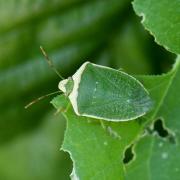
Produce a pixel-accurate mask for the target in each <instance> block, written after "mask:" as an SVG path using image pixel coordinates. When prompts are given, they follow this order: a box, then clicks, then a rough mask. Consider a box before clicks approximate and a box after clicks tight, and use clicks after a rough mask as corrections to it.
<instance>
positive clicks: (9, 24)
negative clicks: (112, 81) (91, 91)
mask: <svg viewBox="0 0 180 180" xmlns="http://www.w3.org/2000/svg"><path fill="white" fill-rule="evenodd" d="M148 2H149V1H148V0H145V1H140V0H136V1H135V2H134V4H133V6H134V8H135V11H136V12H137V14H139V15H141V14H142V13H144V14H146V13H147V16H146V17H147V20H148V22H147V21H144V25H145V27H146V28H147V29H148V30H150V31H151V32H152V33H153V34H154V36H155V38H156V39H157V41H158V43H159V44H161V45H163V46H164V47H166V49H169V50H170V51H172V52H175V53H176V54H178V53H179V38H178V29H179V28H178V27H179V24H178V23H176V22H179V16H178V0H173V1H172V3H171V4H170V6H169V11H166V9H167V7H168V6H166V3H167V1H166V0H164V1H162V2H161V1H159V2H158V3H156V1H153V2H154V3H153V5H154V6H152V9H153V12H154V11H155V12H158V13H159V14H160V15H159V16H158V15H157V16H158V17H161V13H163V14H162V18H167V19H168V20H169V21H168V20H167V21H164V20H163V22H165V24H164V26H165V27H166V28H169V27H171V28H170V29H169V31H160V30H161V29H162V28H163V27H161V25H163V23H159V22H161V20H162V19H161V18H154V16H155V14H156V13H154V14H153V16H152V15H151V14H150V13H151V11H149V9H148V8H147V7H146V6H148ZM148 7H149V6H148ZM158 8H160V9H162V11H158ZM172 9H173V11H172ZM168 13H170V15H169V14H168ZM174 17H175V18H174ZM155 20H156V21H155ZM170 21H171V22H173V25H174V26H169V24H167V23H169V22H170ZM151 22H152V23H151ZM156 23H157V24H156ZM151 25H153V26H152V27H151ZM157 25H158V26H157ZM171 30H173V31H171ZM166 32H167V34H169V36H165V35H167V34H166ZM40 45H42V46H43V47H44V48H45V50H46V51H47V53H48V55H49V56H50V58H51V59H52V60H53V62H54V64H55V66H56V67H57V69H58V70H59V71H60V72H61V74H62V75H63V76H64V77H67V76H69V75H72V74H73V73H74V72H75V70H77V69H78V68H79V66H80V65H81V64H82V63H83V62H85V61H87V60H89V61H93V62H94V63H97V64H102V65H107V66H111V67H114V68H116V69H119V68H121V69H123V71H125V72H128V73H130V74H160V73H164V72H167V70H169V69H170V67H171V64H172V63H173V61H174V59H175V55H174V54H171V53H170V52H168V51H166V50H164V49H163V48H162V47H160V46H158V45H157V44H156V43H154V41H153V39H152V37H151V36H150V35H149V34H148V33H147V32H146V31H145V30H144V29H143V27H142V26H141V25H140V23H139V19H138V18H137V17H136V15H135V14H134V11H133V10H132V5H131V3H130V1H127V0H121V1H119V0H112V1H101V0H92V1H82V0H68V1H67V0H61V1H56V0H52V1H48V0H46V1H41V0H34V1H30V0H19V1H16V0H9V1H7V2H5V1H1V2H0V112H1V113H0V179H6V180H24V179H27V180H31V179H33V180H36V179H38V180H39V179H43V180H44V179H47V180H49V179H53V180H55V179H68V178H69V174H70V172H71V170H72V167H71V161H70V158H69V157H68V153H64V152H63V151H59V147H60V143H61V142H62V139H63V134H64V129H65V128H64V127H65V125H64V118H63V117H62V116H60V115H58V116H55V117H54V116H53V112H52V109H53V108H52V107H51V105H50V104H49V103H48V102H49V99H46V100H45V101H43V102H39V103H38V104H36V105H34V106H33V107H31V108H29V109H28V110H24V106H25V105H26V104H27V103H28V102H30V101H31V100H32V99H34V98H36V97H38V96H41V95H44V94H46V93H49V92H52V91H55V90H56V89H57V84H58V82H59V80H60V79H58V77H57V76H56V75H55V74H53V72H52V71H51V69H50V68H49V67H48V65H47V64H46V62H45V60H44V57H43V56H42V55H41V52H40V51H39V46H40ZM178 67H179V61H178V60H177V61H176V65H175V66H174V68H173V70H171V71H170V72H169V73H167V74H164V75H159V76H136V78H138V79H139V80H140V81H141V82H142V83H143V84H144V86H145V87H146V88H147V89H148V91H149V92H150V95H151V96H152V98H153V100H154V101H155V106H154V109H153V110H152V111H151V113H149V114H147V116H144V117H143V118H140V119H138V120H135V121H131V122H123V123H108V122H107V123H105V127H106V128H105V129H103V128H102V126H101V124H100V123H99V120H95V121H92V120H91V119H89V118H85V117H78V116H76V115H75V114H74V112H73V111H72V108H71V107H70V108H69V109H68V112H67V113H64V115H65V117H66V120H67V129H66V132H65V139H64V142H63V145H62V148H63V149H64V150H65V151H68V152H70V154H71V157H72V160H73V163H74V169H73V170H74V171H73V175H74V176H75V175H77V176H78V177H82V179H90V178H92V175H94V176H93V177H94V179H117V178H118V177H121V178H122V179H123V178H124V179H133V178H134V177H137V178H138V176H139V177H141V178H140V179H143V178H142V177H144V179H150V177H149V175H151V177H152V178H151V179H168V177H171V179H172V178H173V177H174V179H176V177H177V176H176V174H178V171H179V169H178V166H177V165H178V163H179V157H178V156H177V152H178V150H179V133H178V131H177V130H178V128H179V123H178V122H179V121H178V117H179V112H178V103H179V102H178V101H179V100H178V98H177V97H178V91H179V90H178V89H179V87H180V85H179V82H178V81H179V68H178ZM61 99H62V96H58V97H57V98H55V99H54V100H53V103H54V105H55V106H56V107H65V104H66V101H61ZM157 118H161V121H155V120H157ZM155 122H157V123H155ZM158 122H160V124H161V126H162V127H161V129H163V130H162V132H164V131H165V132H166V133H165V134H166V136H163V137H162V135H161V134H160V135H158V133H161V131H160V130H159V127H158V128H155V127H156V126H159V125H158ZM153 124H155V126H154V127H153ZM144 131H145V132H146V134H144ZM161 149H162V150H161ZM132 156H133V158H132ZM174 159H175V160H174ZM167 160H168V161H167ZM112 162H113V163H112ZM128 162H129V163H128ZM139 162H140V163H139ZM142 162H143V163H142ZM164 162H166V163H164ZM137 164H138V166H137ZM139 164H141V166H140V165H139ZM169 167H171V168H169ZM161 170H163V172H165V173H158V172H157V171H161Z"/></svg>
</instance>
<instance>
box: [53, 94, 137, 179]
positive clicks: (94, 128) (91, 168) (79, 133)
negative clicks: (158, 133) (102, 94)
mask: <svg viewBox="0 0 180 180" xmlns="http://www.w3.org/2000/svg"><path fill="white" fill-rule="evenodd" d="M63 98H64V97H63V96H58V97H56V98H55V99H54V100H53V101H52V102H53V104H54V105H55V106H56V108H57V109H59V108H62V104H63V103H60V101H62V102H63V101H64V99H63ZM63 114H64V115H65V117H66V119H67V128H66V132H65V137H64V142H63V145H62V149H63V150H64V151H67V152H69V154H70V156H71V159H72V161H73V173H72V176H73V177H74V176H75V177H77V178H78V179H94V180H96V179H97V180H99V179H123V177H124V169H123V158H124V149H125V147H126V146H127V145H128V144H129V143H131V141H133V140H134V138H135V137H136V136H137V134H138V132H139V130H140V125H139V124H138V122H137V121H130V122H123V124H122V123H117V122H104V125H105V127H106V128H105V129H104V128H103V127H102V126H101V124H100V121H99V120H98V119H96V120H95V119H91V118H88V117H80V116H77V115H76V114H75V113H74V110H73V109H72V106H69V108H68V109H67V112H66V113H63ZM127 132H130V133H127Z"/></svg>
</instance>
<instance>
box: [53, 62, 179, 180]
mask: <svg viewBox="0 0 180 180" xmlns="http://www.w3.org/2000/svg"><path fill="white" fill-rule="evenodd" d="M179 66H180V61H179V59H177V61H176V64H175V65H174V67H173V69H172V70H171V71H170V72H169V73H167V74H164V75H161V76H140V77H139V80H140V81H141V82H142V83H143V84H144V85H145V87H146V88H147V89H148V90H149V92H150V95H151V97H152V99H153V100H154V103H155V104H154V109H153V110H152V111H151V112H150V113H148V114H147V115H146V116H145V117H142V118H141V119H138V120H134V121H131V122H120V123H113V122H108V123H104V125H105V127H104V128H103V127H102V125H101V123H100V121H99V120H97V121H94V119H93V120H92V119H90V118H86V117H80V116H76V115H75V113H74V111H73V109H72V108H71V107H70V108H69V109H68V111H67V112H66V113H64V115H65V117H66V119H67V129H66V133H65V139H64V143H63V146H62V149H63V150H65V151H68V152H69V153H70V155H71V158H72V160H73V164H74V171H73V173H74V174H75V175H76V176H77V177H79V178H80V179H99V178H101V179H133V177H135V176H137V177H139V178H143V179H156V177H158V178H157V179H160V180H161V179H163V178H164V179H167V180H168V177H171V178H172V177H173V178H174V179H176V178H177V172H178V171H179V166H178V164H180V158H179V157H177V156H178V152H179V149H180V147H179V143H178V142H179V132H178V129H179V128H180V124H179V121H178V117H179V116H180V112H179V108H178V104H177V102H176V101H174V98H175V97H177V94H176V93H178V92H179V91H180V83H179V82H180V81H179V77H180V68H179ZM65 101H66V102H65ZM68 103H69V101H68V99H67V98H66V99H65V98H64V96H58V97H57V98H55V99H54V100H53V104H54V105H55V107H56V108H60V107H61V108H62V107H63V109H65V107H67V104H68ZM172 117H173V119H172ZM157 118H163V123H164V124H165V127H167V128H168V130H169V135H168V136H167V137H159V136H158V135H157V133H159V132H158V131H157V130H155V129H153V128H152V127H153V126H152V123H153V122H154V120H156V119H157ZM147 129H150V130H149V131H148V133H147V132H146V134H144V132H145V131H147ZM142 135H143V136H142ZM131 144H134V145H135V147H134V149H133V153H134V157H133V160H132V161H130V163H128V164H125V163H124V162H123V159H124V153H125V150H126V149H127V147H128V146H130V145H131ZM163 147H164V148H163ZM175 159H176V161H175ZM166 161H167V163H166ZM170 167H172V169H170ZM162 169H163V170H164V171H165V173H164V174H161V173H159V174H158V176H157V172H158V171H161V170H162ZM151 177H152V178H151Z"/></svg>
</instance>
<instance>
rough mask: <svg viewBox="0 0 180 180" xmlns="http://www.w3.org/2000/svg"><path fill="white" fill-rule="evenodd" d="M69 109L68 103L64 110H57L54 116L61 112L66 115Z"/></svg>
mask: <svg viewBox="0 0 180 180" xmlns="http://www.w3.org/2000/svg"><path fill="white" fill-rule="evenodd" d="M69 107H70V103H68V105H67V106H66V108H65V109H64V108H59V109H58V110H57V111H56V112H55V113H54V115H58V114H59V113H61V112H64V113H66V112H67V110H68V109H69Z"/></svg>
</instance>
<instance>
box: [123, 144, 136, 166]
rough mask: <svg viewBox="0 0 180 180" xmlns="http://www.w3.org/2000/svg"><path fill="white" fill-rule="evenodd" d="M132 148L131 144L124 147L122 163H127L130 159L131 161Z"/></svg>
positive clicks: (132, 155)
mask: <svg viewBox="0 0 180 180" xmlns="http://www.w3.org/2000/svg"><path fill="white" fill-rule="evenodd" d="M132 148H133V144H132V145H130V146H129V147H127V148H126V150H125V152H124V158H123V163H124V164H127V163H129V162H130V161H132V159H133V157H134V154H133V151H132Z"/></svg>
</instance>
